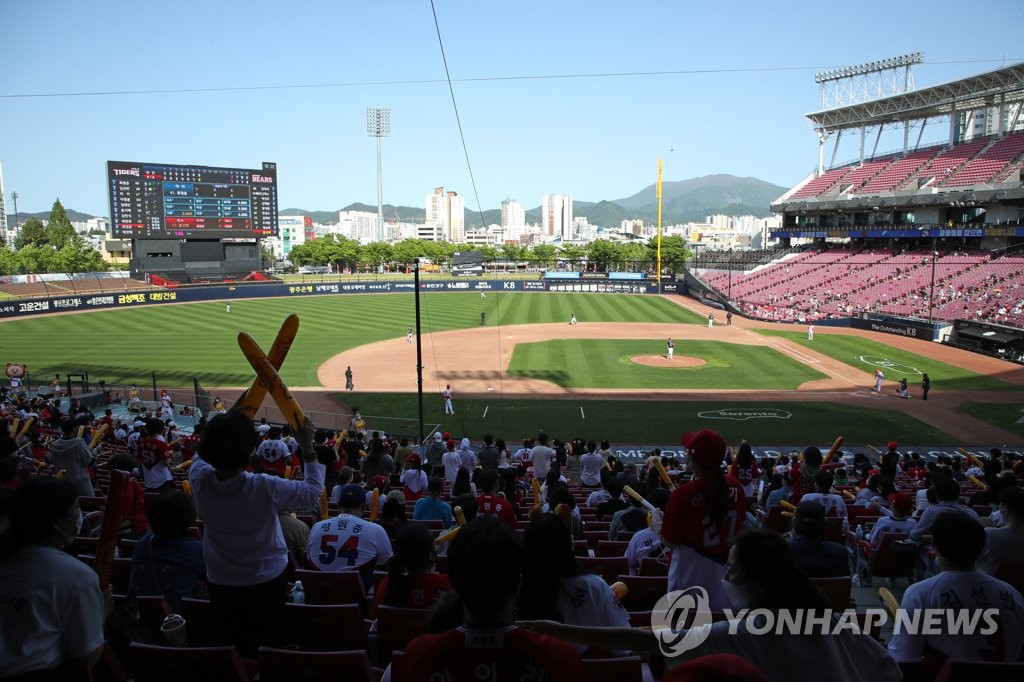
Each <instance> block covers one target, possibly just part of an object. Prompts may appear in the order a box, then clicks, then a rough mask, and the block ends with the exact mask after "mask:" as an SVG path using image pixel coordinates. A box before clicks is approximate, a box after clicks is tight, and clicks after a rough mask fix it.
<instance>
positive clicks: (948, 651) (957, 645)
mask: <svg viewBox="0 0 1024 682" xmlns="http://www.w3.org/2000/svg"><path fill="white" fill-rule="evenodd" d="M900 608H901V609H904V610H906V611H908V612H909V613H908V618H909V617H910V616H911V615H912V614H913V612H914V610H915V609H950V610H951V611H952V612H953V613H954V614H956V613H958V612H960V611H961V610H963V609H967V610H974V609H977V610H979V611H981V610H984V609H988V608H996V609H999V616H998V619H997V620H998V630H997V631H996V633H995V634H989V635H983V634H980V633H978V634H964V633H963V632H957V633H956V634H951V633H950V631H949V628H946V627H943V628H942V631H943V632H942V634H938V635H926V634H920V635H916V634H908V633H907V632H906V631H901V632H894V633H893V637H892V639H891V640H890V641H889V653H891V654H892V655H893V658H895V659H896V660H897V661H918V660H920V659H921V656H922V655H923V654H924V652H925V650H926V647H927V648H931V649H934V650H935V651H937V652H939V653H941V654H944V655H945V656H946V657H947V658H952V659H956V660H964V661H978V662H982V661H987V662H1000V663H1001V662H1007V663H1016V662H1019V661H1024V598H1021V596H1020V593H1019V592H1017V590H1015V589H1013V587H1011V586H1010V585H1008V584H1006V583H1004V582H1003V581H1002V580H996V579H995V578H993V577H992V576H990V575H986V574H985V573H981V572H979V571H943V572H942V573H940V574H938V575H937V576H935V577H932V578H928V579H927V580H923V581H921V582H919V583H914V584H913V585H911V586H910V587H908V588H907V591H906V592H905V593H904V594H903V602H902V603H901V604H900ZM962 615H970V614H962ZM921 618H922V620H923V619H924V616H923V615H922V616H921ZM965 620H967V619H966V618H965ZM978 620H979V625H978V629H981V628H984V627H985V626H986V625H987V624H988V623H987V621H986V620H985V619H984V618H979V619H978ZM942 622H943V623H946V622H947V621H945V620H944V619H943V620H942Z"/></svg>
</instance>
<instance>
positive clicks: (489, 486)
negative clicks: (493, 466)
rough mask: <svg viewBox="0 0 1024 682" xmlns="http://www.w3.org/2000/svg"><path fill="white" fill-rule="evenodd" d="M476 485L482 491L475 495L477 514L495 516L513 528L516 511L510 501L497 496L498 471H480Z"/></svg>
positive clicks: (514, 526) (516, 520) (515, 523)
mask: <svg viewBox="0 0 1024 682" xmlns="http://www.w3.org/2000/svg"><path fill="white" fill-rule="evenodd" d="M477 486H478V487H479V488H480V490H482V491H483V493H482V494H481V495H477V498H476V506H477V514H480V515H481V516H497V517H498V518H499V519H501V521H502V522H503V523H504V524H505V525H506V526H508V527H509V528H511V529H513V530H515V529H516V526H517V525H518V519H517V518H516V512H515V510H514V509H513V508H512V503H511V502H509V501H508V500H506V499H505V498H504V497H498V472H496V471H484V472H481V474H480V477H479V478H478V479H477Z"/></svg>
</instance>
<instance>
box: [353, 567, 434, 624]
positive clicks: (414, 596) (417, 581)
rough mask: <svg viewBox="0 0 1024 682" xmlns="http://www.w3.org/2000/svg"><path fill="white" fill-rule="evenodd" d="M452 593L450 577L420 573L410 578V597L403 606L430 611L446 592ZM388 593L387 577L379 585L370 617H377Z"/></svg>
mask: <svg viewBox="0 0 1024 682" xmlns="http://www.w3.org/2000/svg"><path fill="white" fill-rule="evenodd" d="M451 591H452V584H451V583H450V582H449V581H448V576H446V575H445V574H443V573H419V574H416V575H411V576H409V595H408V597H407V598H406V600H405V603H404V604H402V607H403V608H406V609H429V608H430V607H431V606H433V605H434V603H435V602H436V601H437V600H438V599H440V598H441V597H442V596H444V594H445V593H446V592H451ZM387 593H388V579H387V577H385V578H384V579H383V580H381V581H380V583H379V584H378V585H377V590H376V592H375V596H374V598H373V608H372V609H371V610H370V617H371V618H376V617H377V607H378V606H380V605H381V604H383V603H384V596H385V595H386V594H387Z"/></svg>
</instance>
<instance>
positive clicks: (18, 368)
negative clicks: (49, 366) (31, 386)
mask: <svg viewBox="0 0 1024 682" xmlns="http://www.w3.org/2000/svg"><path fill="white" fill-rule="evenodd" d="M27 375H28V365H19V364H15V363H13V362H8V363H7V381H8V382H9V383H10V386H11V390H12V391H14V392H15V393H20V392H21V385H22V383H24V381H25V377H26V376H27Z"/></svg>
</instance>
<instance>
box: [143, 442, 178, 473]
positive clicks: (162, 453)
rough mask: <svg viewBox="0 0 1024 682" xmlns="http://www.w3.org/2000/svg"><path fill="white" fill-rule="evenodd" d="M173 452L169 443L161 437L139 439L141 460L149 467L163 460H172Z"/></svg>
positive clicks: (164, 461)
mask: <svg viewBox="0 0 1024 682" xmlns="http://www.w3.org/2000/svg"><path fill="white" fill-rule="evenodd" d="M170 459H171V453H170V452H168V450H167V443H165V442H164V441H163V439H161V438H143V439H142V440H140V441H139V462H141V463H142V466H144V467H146V468H147V469H152V468H153V467H155V466H156V465H157V464H160V463H161V462H163V463H166V462H168V461H170Z"/></svg>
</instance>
